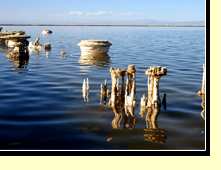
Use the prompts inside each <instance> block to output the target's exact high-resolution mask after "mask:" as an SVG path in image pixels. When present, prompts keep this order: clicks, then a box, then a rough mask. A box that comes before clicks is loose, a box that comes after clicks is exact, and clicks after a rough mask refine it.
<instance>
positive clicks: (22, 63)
mask: <svg viewBox="0 0 221 170" xmlns="http://www.w3.org/2000/svg"><path fill="white" fill-rule="evenodd" d="M9 59H10V60H11V61H12V62H13V65H11V66H12V67H15V68H14V69H12V70H16V71H19V72H14V73H15V74H24V73H26V72H27V71H28V69H27V67H26V65H28V61H29V57H27V58H9ZM21 68H22V69H21Z"/></svg>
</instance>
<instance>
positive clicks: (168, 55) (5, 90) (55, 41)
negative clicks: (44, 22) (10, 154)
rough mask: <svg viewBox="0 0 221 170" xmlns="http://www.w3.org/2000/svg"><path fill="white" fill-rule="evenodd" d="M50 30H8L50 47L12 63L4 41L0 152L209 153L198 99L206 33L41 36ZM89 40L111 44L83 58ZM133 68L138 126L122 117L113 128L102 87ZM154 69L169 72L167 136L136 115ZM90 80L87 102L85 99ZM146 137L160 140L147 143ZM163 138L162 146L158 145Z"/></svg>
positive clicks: (163, 120) (104, 31)
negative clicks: (115, 73)
mask: <svg viewBox="0 0 221 170" xmlns="http://www.w3.org/2000/svg"><path fill="white" fill-rule="evenodd" d="M45 28H46V27H42V26H37V27H33V26H29V27H28V26H20V27H19V26H16V27H10V26H3V30H8V31H17V30H23V31H25V32H26V34H27V35H30V36H31V38H30V39H28V40H29V42H34V41H35V39H36V38H37V37H40V41H39V42H40V43H41V44H45V43H51V46H52V49H51V51H40V52H39V53H37V52H29V55H30V57H29V60H28V61H13V60H10V59H8V58H7V57H6V55H7V54H8V53H9V52H10V51H11V50H12V49H8V48H6V47H5V45H4V43H2V44H0V72H1V74H0V79H1V82H0V86H1V88H0V100H1V102H0V149H7V150H12V149H13V150H15V149H22V150H24V149H25V150H29V149H32V150H33V149H34V150H38V149H39V150H44V149H47V150H51V149H53V150H60V149H69V150H109V149H114V150H118V149H120V150H131V149H133V150H139V149H142V150H146V149H149V150H152V149H154V150H155V149H157V150H204V149H205V120H204V119H203V118H202V116H201V111H202V110H203V108H202V106H201V103H202V98H201V97H199V96H198V95H197V92H198V91H199V90H201V86H202V76H203V64H205V28H200V27H190V28H188V27H185V28H182V27H90V26H88V27H87V26H85V27H81V26H78V27H77V26H76V27H74V26H70V27H69V26H48V27H47V29H50V30H52V31H53V33H52V34H49V35H42V34H41V32H42V31H43V30H44V29H45ZM85 39H102V40H109V42H110V43H112V46H111V47H110V50H109V53H108V56H107V57H105V58H95V59H94V60H92V61H91V60H81V51H80V47H79V46H77V44H78V43H79V42H80V41H81V40H85ZM61 50H63V51H65V52H66V56H61V53H60V51H61ZM131 64H133V65H135V69H136V86H137V88H136V95H137V102H136V107H135V113H134V116H135V119H136V122H135V124H133V126H134V125H135V127H134V128H130V127H131V124H130V120H126V119H125V117H124V116H123V117H122V120H121V121H120V122H118V123H119V124H120V127H121V128H119V129H114V128H113V127H112V121H113V119H114V117H115V114H114V112H113V109H112V108H110V107H108V105H106V106H105V105H104V104H101V103H100V84H103V83H104V81H105V79H107V86H108V89H110V90H111V74H110V68H111V67H113V68H121V69H123V68H125V69H126V68H127V66H128V65H131ZM150 66H162V67H167V75H166V76H164V77H162V78H161V79H160V97H161V99H162V97H163V95H164V94H165V93H166V95H167V98H166V101H167V104H166V109H164V108H163V107H161V112H160V114H159V116H158V119H157V125H158V128H159V129H163V130H164V131H163V132H162V131H153V132H150V131H145V130H144V129H146V128H147V127H146V121H145V116H144V117H143V118H142V117H141V115H140V114H139V112H140V106H139V103H140V98H141V97H142V96H143V94H146V96H147V94H148V89H147V78H148V76H146V75H145V71H146V70H147V69H148V68H149V67H150ZM86 78H89V86H90V90H89V101H85V100H84V98H83V96H82V83H83V81H84V79H86ZM108 100H109V98H108V99H107V102H108ZM125 124H126V125H125ZM124 125H125V126H124ZM123 127H124V128H123ZM149 134H153V135H155V140H152V141H150V140H148V139H149V138H148V137H147V136H148V135H149ZM161 135H164V136H166V138H165V140H164V142H159V141H160V140H158V139H159V138H160V137H159V136H161ZM157 137H159V138H157ZM108 138H113V140H111V141H109V142H108V141H107V139H108Z"/></svg>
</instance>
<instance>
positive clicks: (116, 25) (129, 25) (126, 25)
mask: <svg viewBox="0 0 221 170" xmlns="http://www.w3.org/2000/svg"><path fill="white" fill-rule="evenodd" d="M0 26H111V27H205V25H169V24H168V25H135V24H134V25H133V24H125V25H124V24H122V25H121V24H119V25H118V24H110V25H109V24H0Z"/></svg>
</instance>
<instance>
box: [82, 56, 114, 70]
mask: <svg viewBox="0 0 221 170" xmlns="http://www.w3.org/2000/svg"><path fill="white" fill-rule="evenodd" d="M79 63H83V64H88V65H94V66H99V67H108V65H109V63H110V57H109V55H108V54H88V55H81V57H80V58H79Z"/></svg>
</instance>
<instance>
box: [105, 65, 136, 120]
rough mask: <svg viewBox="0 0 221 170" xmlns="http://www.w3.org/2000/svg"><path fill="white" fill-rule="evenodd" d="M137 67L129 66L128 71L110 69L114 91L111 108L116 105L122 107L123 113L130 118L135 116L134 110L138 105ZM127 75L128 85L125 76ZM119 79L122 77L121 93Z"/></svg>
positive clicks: (110, 103) (112, 91)
mask: <svg viewBox="0 0 221 170" xmlns="http://www.w3.org/2000/svg"><path fill="white" fill-rule="evenodd" d="M135 72H136V69H135V66H134V65H129V66H128V69H113V68H111V69H110V73H111V80H112V89H111V98H110V101H109V106H110V107H115V104H118V105H120V106H121V107H122V108H123V109H122V110H123V112H124V113H125V114H126V115H127V116H128V115H129V114H130V115H132V116H133V115H134V108H135V104H136V79H135ZM126 73H127V79H126V85H125V75H126ZM119 77H121V80H122V83H121V91H120V87H119Z"/></svg>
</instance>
